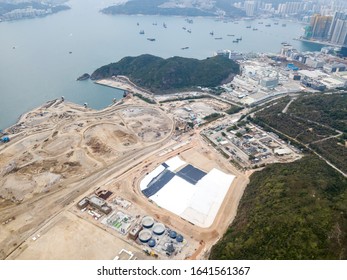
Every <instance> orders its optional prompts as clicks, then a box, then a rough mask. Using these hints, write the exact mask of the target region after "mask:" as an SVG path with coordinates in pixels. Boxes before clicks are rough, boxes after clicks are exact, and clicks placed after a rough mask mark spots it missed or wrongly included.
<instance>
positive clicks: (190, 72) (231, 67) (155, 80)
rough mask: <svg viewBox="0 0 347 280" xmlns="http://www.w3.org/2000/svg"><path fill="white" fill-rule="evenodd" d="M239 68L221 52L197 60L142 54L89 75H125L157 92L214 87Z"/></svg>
mask: <svg viewBox="0 0 347 280" xmlns="http://www.w3.org/2000/svg"><path fill="white" fill-rule="evenodd" d="M239 71H240V67H239V64H237V63H236V62H235V61H232V60H230V59H227V58H225V57H222V56H215V57H211V58H207V59H204V60H198V59H193V58H183V57H177V56H176V57H171V58H168V59H163V58H160V57H157V56H153V55H149V54H144V55H140V56H137V57H125V58H123V59H121V60H120V61H118V62H116V63H111V64H108V65H105V66H102V67H100V68H99V69H97V70H96V71H95V72H94V73H93V74H92V75H91V79H92V80H100V79H105V78H111V77H112V76H117V75H125V76H127V77H128V78H129V79H130V80H131V81H132V82H133V83H135V84H137V85H139V86H141V87H143V88H146V89H148V90H150V91H151V92H153V93H156V94H160V93H164V92H167V91H169V90H172V89H175V90H177V89H186V88H192V87H197V86H201V87H216V86H219V85H220V84H222V83H223V82H225V81H227V80H231V79H232V78H233V77H234V76H235V75H236V74H238V73H239Z"/></svg>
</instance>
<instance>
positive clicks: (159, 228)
mask: <svg viewBox="0 0 347 280" xmlns="http://www.w3.org/2000/svg"><path fill="white" fill-rule="evenodd" d="M164 231H165V226H164V225H163V224H161V223H156V224H154V226H153V232H154V234H156V235H162V234H163V233H164Z"/></svg>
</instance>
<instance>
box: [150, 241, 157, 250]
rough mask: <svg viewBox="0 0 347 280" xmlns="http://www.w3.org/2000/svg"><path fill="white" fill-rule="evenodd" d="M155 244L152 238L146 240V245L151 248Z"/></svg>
mask: <svg viewBox="0 0 347 280" xmlns="http://www.w3.org/2000/svg"><path fill="white" fill-rule="evenodd" d="M156 244H157V243H156V242H155V240H154V239H150V240H149V241H148V246H149V247H151V248H153V247H154V246H155V245H156Z"/></svg>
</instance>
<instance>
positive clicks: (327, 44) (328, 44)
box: [293, 37, 343, 48]
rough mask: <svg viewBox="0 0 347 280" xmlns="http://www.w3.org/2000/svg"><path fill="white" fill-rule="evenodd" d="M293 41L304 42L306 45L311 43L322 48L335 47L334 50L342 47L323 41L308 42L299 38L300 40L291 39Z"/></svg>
mask: <svg viewBox="0 0 347 280" xmlns="http://www.w3.org/2000/svg"><path fill="white" fill-rule="evenodd" d="M293 40H296V41H301V42H306V43H313V44H317V45H322V46H330V47H336V48H342V47H343V46H340V45H336V44H333V43H329V42H323V41H318V40H309V39H304V38H301V37H300V38H293Z"/></svg>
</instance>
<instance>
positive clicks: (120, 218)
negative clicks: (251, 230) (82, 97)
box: [0, 80, 297, 260]
mask: <svg viewBox="0 0 347 280" xmlns="http://www.w3.org/2000/svg"><path fill="white" fill-rule="evenodd" d="M107 83H109V84H108V86H117V87H119V85H120V84H119V82H117V84H116V85H113V84H112V83H114V81H113V80H112V81H110V82H107ZM125 88H126V89H127V90H128V91H129V92H130V93H129V94H127V95H126V97H124V98H123V99H122V100H120V101H119V102H116V103H115V104H113V105H111V106H109V107H107V108H105V109H103V110H100V111H96V110H93V109H90V108H88V107H87V106H79V105H76V104H72V103H68V102H65V101H64V100H63V99H62V100H53V101H50V102H47V103H46V104H44V105H43V106H41V107H39V108H37V109H34V110H32V111H30V112H28V113H26V114H24V115H22V116H21V118H20V119H19V121H18V122H17V124H16V125H14V126H12V127H10V128H8V129H7V130H5V131H4V133H5V135H6V137H8V139H9V141H3V142H2V143H1V144H0V153H1V158H0V170H1V177H0V217H1V220H0V223H1V231H0V258H1V259H115V260H122V259H132V260H135V259H207V258H208V256H209V252H210V249H211V247H212V246H213V245H214V244H215V243H216V242H217V241H218V240H219V239H220V238H221V237H222V236H223V234H224V233H225V231H226V230H227V228H228V226H229V225H230V224H231V223H232V221H233V219H234V217H235V215H236V212H237V207H238V204H239V201H240V199H241V197H242V195H243V192H244V189H245V188H246V186H247V184H248V182H249V176H250V175H251V174H252V172H254V171H253V170H252V169H247V168H246V169H242V168H239V166H237V164H233V162H232V161H231V160H230V157H225V155H224V154H223V152H225V153H226V152H232V151H233V150H234V148H233V147H232V145H236V146H238V145H239V146H238V148H237V149H240V150H242V149H243V150H242V152H243V153H246V154H247V152H248V151H250V150H249V149H248V148H252V147H253V146H257V147H256V148H257V149H260V148H259V147H260V146H262V147H265V146H267V145H270V144H271V143H270V142H273V143H272V144H271V145H273V144H276V145H277V146H276V148H277V149H280V150H278V152H279V153H284V154H283V155H282V156H283V157H282V159H283V161H284V160H295V158H297V157H296V156H295V155H296V152H295V151H294V150H293V149H291V148H290V147H289V148H288V147H287V148H288V149H289V150H290V152H289V154H290V155H287V154H286V153H287V152H288V150H283V149H284V148H286V146H285V145H283V143H281V142H280V141H279V140H278V139H275V138H274V136H271V135H266V136H265V135H261V133H262V132H261V131H259V128H256V127H251V128H250V130H249V131H247V133H246V132H245V133H243V131H242V129H240V133H241V134H242V135H241V136H242V139H241V138H238V139H239V140H238V141H243V142H244V143H241V142H240V144H238V143H234V142H235V141H236V140H235V139H236V138H237V137H236V136H233V134H232V133H231V131H228V135H226V136H229V137H226V138H225V139H224V138H223V137H225V136H223V134H222V132H223V129H224V130H225V129H227V127H229V126H230V125H233V124H235V123H236V122H237V120H238V119H239V118H240V115H241V114H242V113H244V110H243V111H241V112H240V113H235V114H232V115H228V114H226V113H225V110H227V109H228V108H230V106H232V104H231V103H230V102H228V101H223V100H222V99H220V98H218V97H217V98H214V97H213V96H211V95H209V94H207V95H206V94H203V96H201V95H202V94H201V93H194V92H188V93H183V94H181V95H170V97H169V98H168V97H165V98H164V97H160V96H159V97H158V99H156V97H154V96H151V95H150V94H149V93H147V92H144V91H140V89H139V88H137V87H136V88H134V87H132V85H131V84H126V85H125ZM130 90H131V91H130ZM131 92H135V93H141V96H139V95H136V94H131ZM170 99H171V100H170ZM197 99H198V100H197ZM148 100H156V101H155V102H152V101H151V102H146V101H148ZM245 110H246V109H245ZM211 114H218V116H219V117H218V120H213V121H208V122H207V121H206V118H205V117H206V116H209V115H211ZM222 126H223V128H221V129H219V127H222ZM217 130H219V131H217ZM218 133H219V134H220V135H219V134H218ZM220 137H222V139H221V141H219V140H218V139H219V138H220ZM235 137H236V138H235ZM249 137H251V138H254V139H257V140H256V145H254V144H252V141H250V140H251V139H250V138H249ZM229 138H230V139H229ZM258 138H259V139H258ZM267 138H269V141H266V139H267ZM247 139H248V140H249V141H248V142H247V141H246V140H247ZM270 140H271V141H270ZM222 141H228V143H225V144H223V143H224V142H222ZM214 142H215V144H214ZM269 143H270V144H269ZM212 144H213V145H212ZM219 145H222V147H219ZM229 146H230V148H228V149H227V147H229ZM274 148H275V147H274ZM235 149H236V148H235ZM245 149H246V150H245ZM247 149H248V150H247ZM281 149H282V150H281ZM269 150H271V149H270V148H269ZM259 151H260V150H259ZM263 152H265V150H264V149H263ZM240 153H241V151H240ZM247 155H248V154H247ZM252 155H253V154H252ZM248 156H249V155H248ZM255 156H256V155H255ZM240 158H241V157H240ZM261 158H262V159H263V157H261ZM252 159H255V158H248V160H252ZM248 164H249V163H248Z"/></svg>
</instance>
